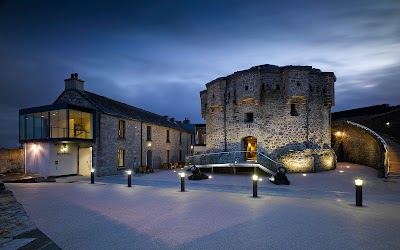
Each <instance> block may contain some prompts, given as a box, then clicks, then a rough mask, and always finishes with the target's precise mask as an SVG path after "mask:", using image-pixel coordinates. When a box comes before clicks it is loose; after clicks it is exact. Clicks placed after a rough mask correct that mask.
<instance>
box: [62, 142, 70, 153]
mask: <svg viewBox="0 0 400 250" xmlns="http://www.w3.org/2000/svg"><path fill="white" fill-rule="evenodd" d="M67 149H68V146H67V144H65V143H63V145H62V146H61V151H62V152H66V151H67Z"/></svg>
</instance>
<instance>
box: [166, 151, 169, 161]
mask: <svg viewBox="0 0 400 250" xmlns="http://www.w3.org/2000/svg"><path fill="white" fill-rule="evenodd" d="M166 162H167V163H168V162H169V150H167V161H166Z"/></svg>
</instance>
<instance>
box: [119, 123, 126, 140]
mask: <svg viewBox="0 0 400 250" xmlns="http://www.w3.org/2000/svg"><path fill="white" fill-rule="evenodd" d="M118 137H119V138H125V121H124V120H119V127H118Z"/></svg>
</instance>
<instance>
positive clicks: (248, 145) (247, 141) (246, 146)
mask: <svg viewBox="0 0 400 250" xmlns="http://www.w3.org/2000/svg"><path fill="white" fill-rule="evenodd" d="M243 151H246V152H245V160H246V161H256V160H257V138H255V137H254V136H248V137H245V138H244V139H243Z"/></svg>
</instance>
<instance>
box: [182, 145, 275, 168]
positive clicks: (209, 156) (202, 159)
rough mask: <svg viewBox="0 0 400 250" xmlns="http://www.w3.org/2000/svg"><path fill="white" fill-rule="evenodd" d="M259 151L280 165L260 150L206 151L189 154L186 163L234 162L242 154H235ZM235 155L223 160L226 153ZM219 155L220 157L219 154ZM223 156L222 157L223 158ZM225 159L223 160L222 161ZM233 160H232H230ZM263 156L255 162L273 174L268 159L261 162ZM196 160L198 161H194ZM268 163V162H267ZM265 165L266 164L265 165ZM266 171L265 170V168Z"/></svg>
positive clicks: (258, 153) (259, 153)
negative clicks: (198, 153) (204, 152)
mask: <svg viewBox="0 0 400 250" xmlns="http://www.w3.org/2000/svg"><path fill="white" fill-rule="evenodd" d="M249 152H252V153H257V155H260V156H261V157H263V158H265V159H266V160H267V161H270V162H272V163H273V164H276V165H278V166H279V165H280V164H279V163H278V162H276V161H274V160H273V159H271V158H270V157H269V156H268V155H266V154H264V153H262V152H259V151H256V150H254V151H244V150H243V151H221V152H215V153H206V154H200V155H192V156H187V157H186V163H188V164H192V163H193V164H196V165H203V164H205V165H209V164H224V163H226V164H234V163H233V160H235V157H236V159H238V158H239V157H240V158H241V156H238V155H235V154H242V153H249ZM228 154H230V155H233V156H232V157H233V159H226V160H227V161H224V160H223V157H224V155H228ZM217 155H218V156H219V157H218V156H217ZM215 156H217V158H215ZM196 158H197V159H196ZM221 158H222V159H221ZM221 161H223V162H221ZM230 161H232V162H230ZM260 161H261V158H258V159H257V160H256V161H255V163H256V164H258V165H260V166H262V168H263V170H264V169H267V170H268V171H266V172H267V173H269V174H271V173H273V171H272V170H270V169H269V168H268V167H267V166H268V165H270V164H268V163H267V162H266V161H265V162H264V163H263V164H260ZM194 162H196V163H194ZM265 163H266V164H265ZM235 164H237V161H235ZM264 165H265V166H264ZM270 167H272V169H273V168H274V167H273V165H270ZM264 171H265V170H264Z"/></svg>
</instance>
